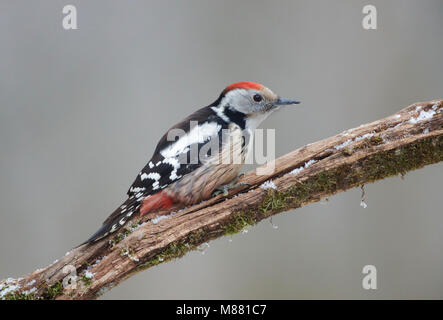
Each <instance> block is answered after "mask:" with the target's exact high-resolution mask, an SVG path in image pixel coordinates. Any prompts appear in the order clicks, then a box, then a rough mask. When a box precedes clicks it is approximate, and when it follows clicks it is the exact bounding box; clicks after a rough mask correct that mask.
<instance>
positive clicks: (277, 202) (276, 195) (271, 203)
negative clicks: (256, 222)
mask: <svg viewBox="0 0 443 320" xmlns="http://www.w3.org/2000/svg"><path fill="white" fill-rule="evenodd" d="M285 203H286V195H285V194H282V193H281V192H277V190H275V189H268V193H267V194H266V196H265V198H264V199H263V202H262V204H261V205H260V210H261V211H262V212H263V213H264V214H266V213H267V212H268V211H269V210H271V211H272V210H278V209H281V208H284V206H285ZM249 224H250V223H249Z"/></svg>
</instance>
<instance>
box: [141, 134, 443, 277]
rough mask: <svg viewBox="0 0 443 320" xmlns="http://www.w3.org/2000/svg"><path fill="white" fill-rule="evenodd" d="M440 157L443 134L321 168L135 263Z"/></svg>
mask: <svg viewBox="0 0 443 320" xmlns="http://www.w3.org/2000/svg"><path fill="white" fill-rule="evenodd" d="M368 141H369V142H370V143H371V144H372V145H374V144H380V143H382V142H383V140H382V139H381V138H380V139H378V138H376V139H375V140H372V141H370V140H369V139H368ZM442 160H443V137H434V138H427V139H423V140H421V141H417V142H415V143H412V144H410V145H406V146H403V147H400V148H398V149H395V150H388V151H383V152H378V153H376V154H374V155H371V156H368V157H366V158H363V159H361V160H359V161H358V162H357V163H353V164H344V165H341V166H339V167H336V168H334V169H331V170H327V171H322V172H320V173H318V174H316V175H315V176H312V177H310V178H308V179H306V180H304V181H301V182H297V183H296V184H294V185H293V186H291V187H290V188H288V189H287V190H285V191H279V190H274V189H270V190H268V192H267V194H266V195H265V197H264V199H263V201H262V203H260V204H259V205H258V206H256V207H253V208H249V209H247V210H242V211H239V212H236V213H234V214H233V215H232V216H231V217H230V218H228V219H226V220H225V221H223V222H220V226H217V227H216V228H214V229H212V230H203V229H201V230H198V231H194V232H192V233H191V234H190V235H189V236H188V237H186V238H184V239H182V240H179V241H177V242H174V243H171V244H169V245H168V246H167V247H166V248H165V249H163V250H161V252H159V253H158V254H156V255H154V256H153V257H151V258H149V259H148V260H147V261H146V262H144V263H142V264H141V265H140V266H138V270H143V269H145V268H149V267H152V266H155V265H157V264H159V263H162V262H164V261H169V260H171V259H174V258H179V257H181V256H183V255H184V254H186V253H187V252H188V251H189V250H192V249H195V248H196V247H197V246H198V245H199V244H201V243H203V242H205V241H208V240H211V239H214V238H217V237H219V236H221V235H223V234H234V233H237V232H240V231H241V230H243V229H244V228H245V227H246V226H249V225H253V224H255V223H257V222H258V221H260V220H262V219H265V218H267V217H269V216H270V215H272V214H276V213H278V212H281V211H286V210H289V209H292V208H298V207H300V206H302V205H304V204H306V203H309V202H312V201H316V200H320V198H321V197H324V196H325V194H327V195H330V194H334V193H336V192H337V191H339V190H340V191H341V190H347V189H350V188H353V187H358V186H361V185H362V184H366V183H369V182H373V181H376V180H379V179H382V178H386V177H389V176H394V175H398V174H404V173H405V172H407V171H410V170H414V169H418V168H421V167H423V166H425V165H428V164H432V163H437V162H440V161H442Z"/></svg>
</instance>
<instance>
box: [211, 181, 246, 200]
mask: <svg viewBox="0 0 443 320" xmlns="http://www.w3.org/2000/svg"><path fill="white" fill-rule="evenodd" d="M236 181H237V179H236ZM241 186H248V187H250V186H251V185H250V184H249V183H247V182H239V183H231V184H225V185H223V186H220V187H217V188H216V189H215V190H214V192H213V193H212V196H213V197H215V196H217V195H219V194H223V196H225V197H226V196H228V195H229V190H232V189H235V188H238V187H241Z"/></svg>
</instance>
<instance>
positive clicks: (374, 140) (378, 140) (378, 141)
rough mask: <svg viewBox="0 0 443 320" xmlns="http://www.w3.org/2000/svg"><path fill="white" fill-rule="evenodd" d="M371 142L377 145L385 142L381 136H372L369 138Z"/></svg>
mask: <svg viewBox="0 0 443 320" xmlns="http://www.w3.org/2000/svg"><path fill="white" fill-rule="evenodd" d="M369 142H370V143H371V144H372V145H374V146H377V145H379V144H382V143H383V138H382V137H380V136H372V137H371V138H370V139H369Z"/></svg>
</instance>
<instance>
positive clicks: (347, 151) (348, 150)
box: [343, 147, 354, 156]
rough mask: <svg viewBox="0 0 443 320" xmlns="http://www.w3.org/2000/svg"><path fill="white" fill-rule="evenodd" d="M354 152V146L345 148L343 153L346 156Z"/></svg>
mask: <svg viewBox="0 0 443 320" xmlns="http://www.w3.org/2000/svg"><path fill="white" fill-rule="evenodd" d="M353 153H354V149H353V148H352V147H345V148H343V154H344V155H345V156H351V155H352V154H353Z"/></svg>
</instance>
